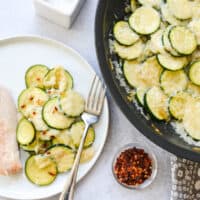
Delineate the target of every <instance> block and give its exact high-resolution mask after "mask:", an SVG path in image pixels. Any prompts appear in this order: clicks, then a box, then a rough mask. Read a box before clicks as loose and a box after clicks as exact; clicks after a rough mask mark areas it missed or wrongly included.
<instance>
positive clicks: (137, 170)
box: [113, 144, 157, 189]
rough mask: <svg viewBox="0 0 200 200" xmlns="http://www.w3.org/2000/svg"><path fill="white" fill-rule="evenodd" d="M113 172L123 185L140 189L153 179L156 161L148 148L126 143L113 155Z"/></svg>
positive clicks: (155, 171)
mask: <svg viewBox="0 0 200 200" xmlns="http://www.w3.org/2000/svg"><path fill="white" fill-rule="evenodd" d="M147 152H148V153H147ZM113 173H114V176H115V178H116V179H117V181H118V182H119V183H120V184H122V185H123V186H126V187H128V188H138V189H142V188H145V187H147V186H148V185H149V184H150V183H151V182H152V181H153V180H154V178H155V176H156V173H157V161H156V158H155V156H154V154H153V153H152V152H150V150H149V149H147V148H144V147H141V146H140V145H139V144H128V145H126V146H125V147H124V148H122V149H121V150H120V153H118V154H117V156H116V157H115V159H114V162H113Z"/></svg>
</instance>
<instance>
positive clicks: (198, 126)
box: [183, 99, 200, 140]
mask: <svg viewBox="0 0 200 200" xmlns="http://www.w3.org/2000/svg"><path fill="white" fill-rule="evenodd" d="M199 116H200V100H199V99H194V100H193V101H190V103H189V104H187V108H186V109H185V113H184V117H183V126H184V128H185V130H186V131H187V133H188V134H189V135H190V136H191V137H192V138H193V139H196V140H200V131H199V130H200V123H199Z"/></svg>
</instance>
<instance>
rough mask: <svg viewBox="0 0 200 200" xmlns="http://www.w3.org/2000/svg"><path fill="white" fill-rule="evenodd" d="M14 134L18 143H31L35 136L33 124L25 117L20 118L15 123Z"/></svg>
mask: <svg viewBox="0 0 200 200" xmlns="http://www.w3.org/2000/svg"><path fill="white" fill-rule="evenodd" d="M16 136H17V141H18V142H19V144H20V145H29V144H31V143H32V142H33V141H34V139H35V136H36V132H35V128H34V126H33V124H32V123H31V122H30V121H28V120H27V119H25V118H22V119H21V120H20V121H19V123H18V125H17V131H16Z"/></svg>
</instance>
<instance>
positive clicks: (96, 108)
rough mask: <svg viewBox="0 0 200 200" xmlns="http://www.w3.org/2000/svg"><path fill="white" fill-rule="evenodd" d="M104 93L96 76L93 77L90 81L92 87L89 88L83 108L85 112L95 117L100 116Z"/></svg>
mask: <svg viewBox="0 0 200 200" xmlns="http://www.w3.org/2000/svg"><path fill="white" fill-rule="evenodd" d="M105 93H106V87H105V86H104V84H103V83H102V82H101V80H100V79H99V78H98V76H97V75H95V76H94V79H93V81H92V86H91V88H90V91H89V95H88V99H87V103H86V106H85V110H86V112H89V113H91V114H95V115H100V113H101V110H102V107H103V102H104V98H105Z"/></svg>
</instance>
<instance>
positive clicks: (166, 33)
mask: <svg viewBox="0 0 200 200" xmlns="http://www.w3.org/2000/svg"><path fill="white" fill-rule="evenodd" d="M173 27H174V26H168V27H167V28H166V30H165V31H164V32H163V36H162V42H163V45H164V48H165V49H166V51H167V52H169V53H170V54H172V55H173V56H179V54H178V52H177V51H175V50H174V49H173V48H172V46H171V43H170V41H169V32H170V30H171V29H172V28H173Z"/></svg>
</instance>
